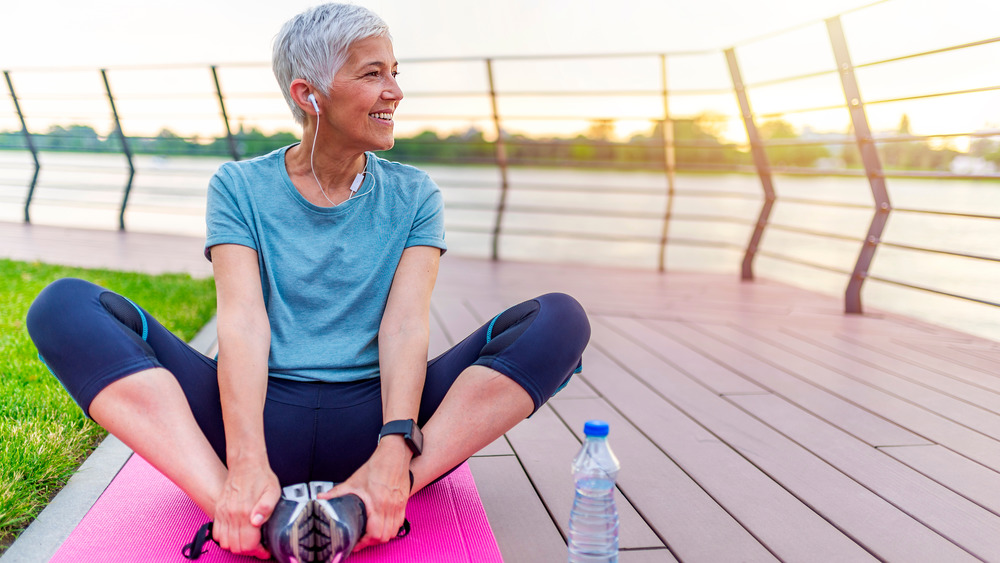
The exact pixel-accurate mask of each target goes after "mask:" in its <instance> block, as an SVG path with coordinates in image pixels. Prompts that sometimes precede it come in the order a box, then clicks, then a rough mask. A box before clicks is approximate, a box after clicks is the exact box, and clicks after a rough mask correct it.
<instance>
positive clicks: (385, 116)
mask: <svg viewBox="0 0 1000 563" xmlns="http://www.w3.org/2000/svg"><path fill="white" fill-rule="evenodd" d="M370 115H371V116H372V117H374V118H376V119H384V120H386V121H392V114H391V113H372V114H370Z"/></svg>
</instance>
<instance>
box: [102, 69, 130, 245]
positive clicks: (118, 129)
mask: <svg viewBox="0 0 1000 563" xmlns="http://www.w3.org/2000/svg"><path fill="white" fill-rule="evenodd" d="M101 79H103V80H104V90H105V91H106V92H107V93H108V103H109V104H111V115H112V116H113V117H114V118H115V133H118V138H119V139H121V142H122V152H123V153H124V154H125V160H126V161H128V182H126V183H125V193H124V194H123V195H122V208H121V212H120V213H118V230H121V231H124V230H125V208H126V207H128V196H129V193H131V191H132V180H133V179H134V178H135V165H134V164H133V163H132V149H130V148H129V146H128V139H126V138H125V133H124V132H123V131H122V122H121V120H120V119H118V108H116V107H115V97H114V96H113V95H111V85H110V84H109V83H108V71H107V69H104V68H102V69H101Z"/></svg>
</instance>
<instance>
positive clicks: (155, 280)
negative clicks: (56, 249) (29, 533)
mask: <svg viewBox="0 0 1000 563" xmlns="http://www.w3.org/2000/svg"><path fill="white" fill-rule="evenodd" d="M64 277H77V278H82V279H85V280H89V281H91V282H94V283H96V284H98V285H101V286H103V287H106V288H108V289H110V290H113V291H116V292H118V293H121V294H123V295H125V296H127V297H129V298H130V299H132V300H133V301H135V302H136V303H139V304H140V305H141V306H142V307H143V308H144V309H146V310H147V311H149V312H150V313H151V314H152V315H153V316H155V317H156V318H157V320H159V321H160V322H161V323H163V325H164V326H166V327H167V328H168V329H170V330H172V331H173V332H174V333H175V334H177V335H178V336H180V337H181V338H183V339H184V340H190V339H191V338H192V337H193V336H194V335H195V334H196V333H197V332H198V329H200V328H201V327H202V326H203V325H204V324H205V323H206V322H208V320H209V319H210V318H211V316H212V314H213V313H214V312H215V283H214V281H213V280H212V279H211V278H209V279H193V278H191V277H190V276H188V275H186V274H167V275H159V276H148V275H143V274H134V273H125V272H113V271H108V270H84V269H80V268H67V267H62V266H50V265H46V264H29V263H24V262H14V261H11V260H0V296H2V297H0V553H2V552H3V551H4V550H5V549H6V547H8V546H9V544H10V543H11V542H12V541H13V539H14V537H16V536H17V534H18V533H20V532H21V531H22V530H23V529H24V528H25V527H26V526H27V525H28V523H30V522H31V520H32V519H34V517H35V516H37V515H38V513H39V512H40V511H41V510H42V508H44V507H45V505H46V504H47V503H48V502H49V500H50V499H51V498H52V496H53V495H55V493H56V492H58V491H59V489H60V488H62V487H63V486H64V485H65V484H66V481H68V480H69V477H70V476H71V475H72V474H73V472H74V471H75V470H76V468H77V467H78V466H79V465H80V464H81V463H82V462H83V460H84V459H86V457H87V456H88V455H89V454H90V452H91V451H93V449H94V448H95V447H96V446H97V444H98V443H99V442H100V440H101V438H103V437H104V435H105V432H104V430H103V429H101V428H100V427H99V426H97V425H96V424H94V423H93V422H92V421H89V420H87V419H86V417H84V416H83V413H82V412H81V411H80V409H79V407H77V406H76V404H75V403H74V402H73V400H72V399H71V398H70V397H69V395H68V394H67V393H66V391H65V390H64V389H63V388H62V386H61V385H60V384H59V382H58V381H57V380H56V378H55V377H53V376H52V375H51V374H50V373H49V372H48V370H47V369H46V368H45V366H43V365H42V363H41V362H40V361H39V360H38V352H37V351H36V350H35V346H34V344H32V343H31V339H30V338H29V337H28V332H27V330H26V329H25V326H24V318H25V315H26V314H27V312H28V307H29V306H30V305H31V302H32V300H34V298H35V296H36V295H38V293H39V292H40V291H41V290H42V289H43V288H44V287H45V286H46V285H48V284H49V283H50V282H52V281H54V280H56V279H59V278H64Z"/></svg>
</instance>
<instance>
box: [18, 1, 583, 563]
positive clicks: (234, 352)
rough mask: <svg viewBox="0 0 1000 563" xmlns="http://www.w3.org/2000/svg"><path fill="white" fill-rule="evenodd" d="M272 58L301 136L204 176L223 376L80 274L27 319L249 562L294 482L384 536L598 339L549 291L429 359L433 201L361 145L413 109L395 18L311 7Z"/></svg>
mask: <svg viewBox="0 0 1000 563" xmlns="http://www.w3.org/2000/svg"><path fill="white" fill-rule="evenodd" d="M273 64H274V71H275V76H276V77H277V79H278V82H279V84H280V85H281V88H282V92H283V94H284V96H285V98H286V100H287V102H288V104H289V107H290V108H291V110H292V113H293V115H294V116H295V118H296V119H297V121H298V122H299V123H301V124H302V126H303V136H302V139H303V140H302V143H300V144H297V145H293V146H290V147H285V148H283V149H279V150H277V151H275V152H273V153H271V154H269V155H266V156H263V157H259V158H256V159H253V160H249V161H243V162H238V163H227V164H225V165H223V166H222V167H221V168H220V170H219V172H218V173H217V174H216V175H215V177H214V178H213V179H212V181H211V184H210V190H209V201H208V212H207V224H208V237H207V241H206V250H205V253H206V256H207V257H208V258H209V259H210V260H211V261H212V264H213V268H214V273H215V280H216V287H217V300H218V338H219V355H218V360H217V362H216V361H214V360H211V359H209V358H206V357H204V356H202V355H200V354H198V353H196V352H194V351H193V350H191V349H190V348H189V347H188V346H187V345H186V344H184V343H183V342H181V341H180V340H179V339H177V338H176V337H174V336H173V335H172V334H170V333H169V332H167V331H166V330H165V329H163V327H162V326H160V325H159V324H158V323H157V322H156V321H155V319H152V318H150V317H149V315H148V314H146V313H145V311H144V310H142V309H141V308H139V307H138V306H136V305H135V304H133V303H131V302H130V301H128V300H127V299H125V298H123V297H121V296H118V295H116V294H114V293H111V292H108V291H106V290H103V289H101V288H99V287H97V286H94V285H91V284H89V283H87V282H82V281H80V280H60V281H58V282H55V283H54V284H52V285H51V286H49V287H48V288H46V289H45V290H44V291H43V292H42V294H41V295H40V296H39V297H38V299H37V300H36V302H35V303H34V304H33V306H32V308H31V310H30V311H29V314H28V328H29V331H30V333H31V335H32V338H33V339H34V341H35V343H36V346H37V347H38V349H39V353H40V356H41V357H42V358H44V360H45V361H46V363H47V364H48V365H49V367H50V368H51V369H52V371H53V372H54V373H55V374H56V376H57V377H59V378H60V380H61V381H62V382H63V384H64V386H65V387H66V388H67V390H68V391H69V392H70V393H71V394H72V395H73V397H74V399H76V401H77V402H78V403H79V404H80V405H81V407H82V408H83V409H84V411H85V412H86V413H87V414H88V416H90V417H92V418H93V419H94V420H96V421H97V422H98V423H100V424H101V425H102V426H104V427H105V428H107V429H108V430H109V431H110V432H111V433H112V434H114V435H116V436H118V437H119V438H120V439H121V440H122V441H123V442H125V443H126V444H127V445H128V446H130V447H131V448H132V449H133V450H135V451H136V452H137V453H139V454H140V455H141V456H142V457H143V458H145V459H146V460H148V461H149V462H150V463H151V464H152V465H153V466H155V467H156V468H157V469H159V470H160V471H161V472H162V473H163V474H164V475H166V476H167V477H169V478H170V479H171V480H172V481H173V482H174V483H176V484H177V485H178V486H179V487H180V488H181V489H182V490H184V492H185V493H187V494H188V495H189V496H190V497H191V498H192V499H193V500H194V501H195V502H196V503H197V504H198V506H200V507H201V508H202V509H203V510H204V511H205V513H206V514H208V515H211V516H212V517H213V519H214V532H213V534H214V538H215V540H216V541H217V542H218V543H219V545H220V546H221V547H223V548H224V549H228V550H230V551H232V552H233V553H239V554H250V555H254V556H256V557H260V558H267V557H268V556H269V553H268V551H267V550H266V549H265V548H264V547H263V546H262V545H261V532H260V528H261V526H262V524H264V523H265V522H266V521H267V520H268V518H269V517H270V516H271V514H272V511H273V510H274V507H275V505H276V504H277V503H278V502H279V498H281V491H282V487H283V486H286V485H292V484H295V483H302V482H306V481H333V482H339V483H340V484H339V485H337V486H336V487H334V488H333V489H331V490H328V491H326V492H323V493H322V494H319V495H318V497H319V498H322V499H335V498H343V497H345V495H350V494H354V495H357V497H359V498H360V499H361V501H362V502H363V503H364V507H365V509H366V511H367V525H366V527H365V530H364V531H365V534H364V536H363V537H362V539H361V541H360V542H359V543H358V544H357V545H356V548H355V549H363V548H364V547H367V546H369V545H373V544H378V543H382V542H385V541H388V540H389V539H391V538H392V537H394V536H395V535H396V533H397V530H399V528H400V526H401V525H402V523H403V520H404V519H403V515H404V509H405V506H406V502H407V499H408V498H409V496H410V495H412V494H413V493H415V492H417V491H419V490H420V489H422V488H423V487H425V486H427V485H428V484H430V483H432V482H433V481H435V480H436V479H439V478H440V477H441V476H443V475H445V474H447V472H449V471H450V470H452V469H453V468H455V467H456V466H458V465H460V464H461V463H462V462H463V461H464V460H466V459H467V458H468V457H469V456H470V455H472V454H474V453H475V452H476V451H478V450H479V449H480V448H482V447H483V446H485V445H486V444H489V443H490V442H492V441H493V440H494V439H496V438H498V437H499V436H501V435H502V434H503V433H504V432H506V431H507V430H508V429H510V428H511V427H513V426H514V424H516V423H517V422H518V421H519V420H521V419H523V418H525V417H527V416H529V415H530V414H531V413H533V412H534V411H535V410H537V409H538V408H539V407H540V406H541V405H542V404H543V403H544V402H545V400H547V399H548V397H550V396H551V395H552V394H553V393H554V392H555V391H556V390H557V389H558V388H560V387H561V386H562V385H564V384H565V383H566V382H567V381H568V380H569V378H570V376H571V375H572V373H574V371H575V370H576V369H577V368H578V367H579V364H580V358H581V354H582V352H583V349H584V347H585V346H586V343H587V340H588V339H589V335H590V327H589V324H588V322H587V319H586V316H585V314H584V312H583V309H582V308H581V307H580V305H579V304H578V303H577V302H576V301H574V300H573V299H572V298H571V297H568V296H566V295H562V294H548V295H544V296H541V297H538V298H536V299H533V300H530V301H526V302H524V303H522V304H520V305H517V306H515V307H512V308H510V309H508V310H507V311H505V312H503V313H502V314H500V315H498V316H497V317H495V318H494V319H493V320H492V321H491V322H490V323H488V324H487V325H484V326H483V327H481V328H480V329H479V330H477V331H476V332H475V333H473V334H472V335H470V336H469V337H468V338H467V339H466V340H464V341H463V342H462V343H460V344H459V345H457V346H455V347H454V348H452V349H451V350H449V351H448V352H445V353H444V354H442V355H441V356H440V357H438V358H436V359H434V360H432V361H430V362H428V361H427V349H428V333H429V309H430V298H431V291H432V289H433V286H434V281H435V278H436V275H437V271H438V261H439V259H440V256H441V254H443V253H444V251H445V249H446V246H445V243H444V238H443V237H444V227H443V218H442V203H441V195H440V193H439V190H438V188H437V186H436V185H435V184H434V183H433V182H432V181H431V180H430V179H429V178H428V177H427V175H426V174H424V173H422V172H420V171H418V170H416V169H414V168H411V167H408V166H404V165H401V164H398V163H393V162H388V161H386V160H383V159H381V158H379V157H377V156H375V155H374V154H373V153H371V152H369V151H373V150H385V149H389V148H391V147H392V145H393V121H392V119H393V114H394V112H395V110H396V108H397V106H398V105H399V102H400V100H402V98H403V94H402V91H401V90H400V88H399V85H398V84H397V81H396V68H397V62H396V59H395V57H394V55H393V50H392V42H391V38H390V36H389V33H388V29H387V27H386V25H385V23H384V22H382V20H381V19H379V18H378V16H376V15H374V14H372V13H371V12H369V11H368V10H366V9H364V8H361V7H357V6H347V5H337V4H327V5H323V6H319V7H316V8H313V9H311V10H308V11H306V12H304V13H302V14H300V15H298V16H296V17H295V18H293V19H292V20H290V21H289V22H288V23H286V24H285V26H284V28H283V29H282V30H281V32H280V33H279V35H278V36H277V38H276V39H275V43H274V60H273ZM412 421H416V424H414V423H413V422H412ZM421 429H422V435H423V443H422V445H421V444H419V443H417V442H418V441H419V440H418V437H419V434H420V430H421ZM421 446H422V447H421ZM281 525H284V524H281Z"/></svg>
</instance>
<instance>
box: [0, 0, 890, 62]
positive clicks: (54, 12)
mask: <svg viewBox="0 0 1000 563" xmlns="http://www.w3.org/2000/svg"><path fill="white" fill-rule="evenodd" d="M904 1H905V0H904ZM870 2H871V0H809V1H802V0H754V1H752V2H751V1H746V0H741V1H732V0H686V1H680V0H616V1H615V2H607V1H601V2H598V1H595V0H360V1H355V2H352V3H356V4H361V5H363V6H366V7H368V8H370V9H372V10H374V11H375V12H376V13H378V14H379V15H380V16H382V18H383V19H384V20H386V22H387V23H388V24H389V26H390V29H391V30H392V34H393V37H394V43H395V46H396V51H397V56H398V57H400V58H401V59H403V58H420V57H443V56H452V55H462V56H476V55H509V54H554V53H574V54H575V53H587V52H594V51H601V52H605V51H612V52H629V51H664V50H666V51H673V50H685V49H695V50H697V49H704V48H717V47H722V46H724V45H725V44H726V43H729V42H733V41H734V40H739V39H746V38H749V37H753V36H756V35H760V34H762V33H766V32H770V31H773V30H776V29H780V28H783V27H788V26H791V25H795V24H799V23H801V22H803V21H808V20H815V19H819V18H823V17H827V16H830V15H832V14H836V13H838V12H841V11H844V10H846V9H850V8H853V7H856V6H859V5H864V4H866V3H870ZM314 4H316V2H313V1H309V0H282V1H275V0H239V1H235V0H173V1H171V2H148V1H147V2H143V1H141V0H140V1H136V0H89V1H85V2H81V1H79V0H35V1H32V2H23V1H18V0H2V8H0V9H2V14H3V16H4V17H3V20H5V22H6V24H5V25H4V26H3V27H4V32H3V33H2V34H0V66H2V67H3V68H5V69H8V68H21V67H36V66H45V67H51V66H60V67H61V66H116V65H123V64H137V63H227V62H235V61H260V60H268V59H269V57H270V40H271V38H272V37H273V36H274V34H275V33H276V32H277V30H278V28H280V26H281V24H282V23H283V22H284V21H286V20H287V19H289V18H290V17H291V16H293V15H295V14H296V13H298V12H300V11H302V10H303V9H305V8H307V7H310V6H312V5H314Z"/></svg>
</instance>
